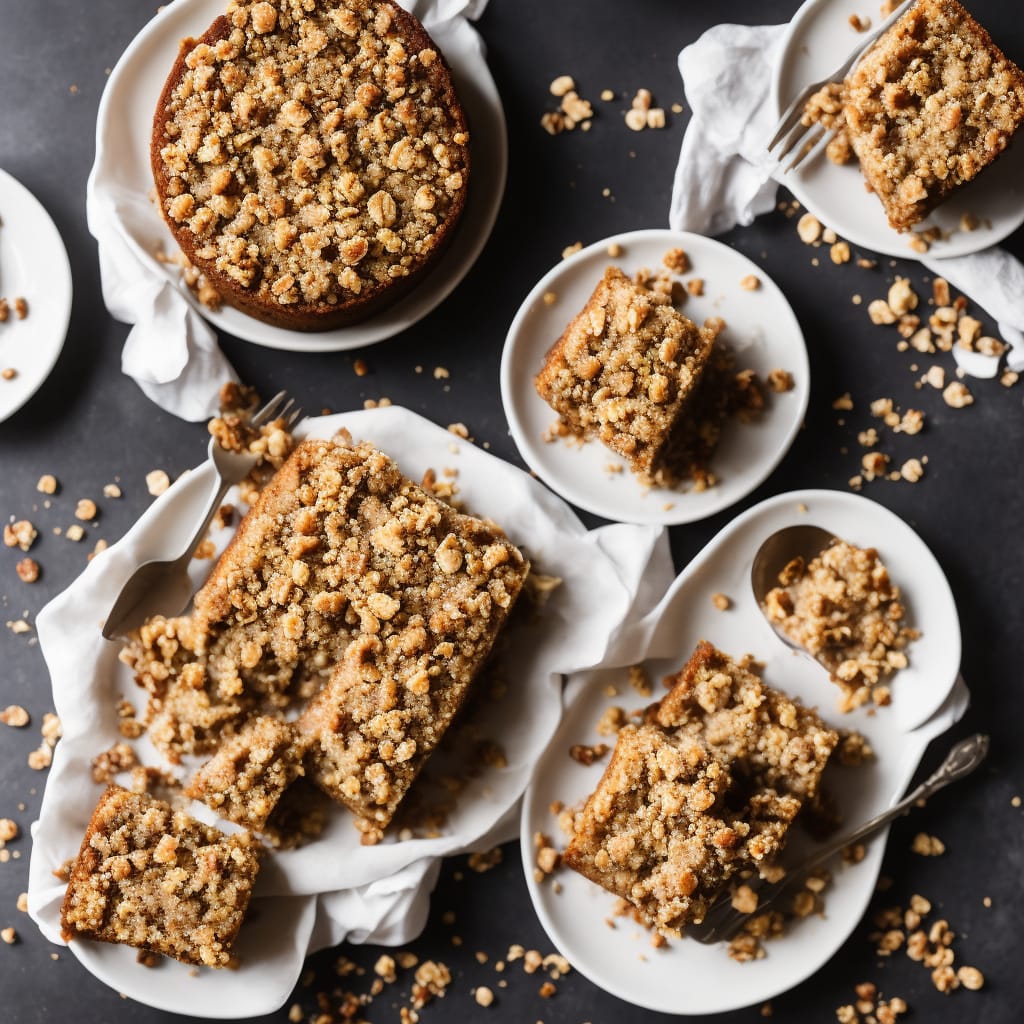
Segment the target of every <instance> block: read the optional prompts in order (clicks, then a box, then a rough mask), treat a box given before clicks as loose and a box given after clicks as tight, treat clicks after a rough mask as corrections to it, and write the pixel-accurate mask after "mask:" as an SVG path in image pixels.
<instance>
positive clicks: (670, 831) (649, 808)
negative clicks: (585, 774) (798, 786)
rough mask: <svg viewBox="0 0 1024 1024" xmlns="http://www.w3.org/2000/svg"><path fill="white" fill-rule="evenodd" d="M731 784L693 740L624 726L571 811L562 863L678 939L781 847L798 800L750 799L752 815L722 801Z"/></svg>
mask: <svg viewBox="0 0 1024 1024" xmlns="http://www.w3.org/2000/svg"><path fill="white" fill-rule="evenodd" d="M734 786H735V782H734V780H733V778H732V776H731V774H730V772H729V769H728V768H727V767H725V765H724V764H723V763H722V762H721V761H719V760H717V759H716V758H715V757H714V756H712V754H710V753H709V751H708V748H707V747H706V746H705V745H704V744H702V743H701V742H700V741H699V740H696V739H693V738H690V737H689V736H686V735H684V734H681V733H680V734H675V735H673V734H672V733H670V732H668V731H666V730H664V729H661V728H659V727H658V726H656V725H650V724H645V725H641V726H633V725H627V726H625V727H623V728H622V729H621V730H620V731H619V734H618V738H617V740H616V743H615V750H614V752H613V754H612V758H611V761H610V762H609V764H608V767H607V768H606V769H605V771H604V774H603V775H602V777H601V780H600V782H599V783H598V786H597V789H596V790H595V791H594V793H593V794H591V796H590V798H589V799H588V800H587V802H586V804H585V806H584V808H583V810H582V811H581V812H580V813H579V814H578V815H577V816H576V819H575V822H574V831H573V836H572V838H571V840H570V842H569V845H568V846H567V848H566V850H565V853H564V855H563V862H564V863H565V864H566V865H568V866H569V867H570V868H573V869H574V870H575V871H578V872H579V873H580V874H582V875H584V876H585V877H587V878H589V879H590V880H591V881H593V882H596V883H597V884H598V885H600V886H602V887H603V888H605V889H607V890H608V891H609V892H611V893H614V894H615V895H617V896H620V897H622V898H623V899H625V900H628V901H629V902H630V903H631V904H632V905H633V906H634V907H635V908H636V910H637V911H638V912H639V913H640V915H641V917H642V918H643V919H644V920H645V921H646V922H647V923H648V924H650V925H651V926H652V927H654V928H656V929H658V930H659V931H661V932H663V933H666V934H669V935H678V934H679V933H680V931H681V929H682V928H683V927H684V926H685V925H686V924H687V923H688V922H691V921H692V922H699V921H701V920H703V918H704V915H705V914H706V913H707V911H708V908H709V907H710V906H711V905H712V904H713V903H714V902H715V900H716V899H717V898H718V897H719V896H720V895H721V894H722V893H723V892H724V890H725V887H726V885H727V884H728V882H729V880H730V879H731V878H732V876H733V875H734V874H735V873H736V872H737V871H738V870H740V869H742V868H751V867H752V868H756V867H757V866H758V865H760V864H761V863H764V862H766V861H770V860H771V858H772V857H774V855H775V854H776V853H778V851H779V850H780V849H781V846H782V843H783V840H784V837H785V833H786V830H787V828H788V825H789V822H790V821H791V820H792V818H793V817H794V816H795V814H796V812H797V811H798V810H799V807H800V804H799V801H798V800H795V799H794V798H792V797H786V798H781V799H780V800H779V801H777V802H776V804H775V806H774V807H773V808H768V807H762V806H760V804H758V814H757V815H756V818H755V819H754V820H744V819H743V818H742V817H741V816H740V815H738V814H737V813H736V811H735V810H733V809H732V808H731V807H730V805H729V800H730V797H731V795H732V792H733V789H734Z"/></svg>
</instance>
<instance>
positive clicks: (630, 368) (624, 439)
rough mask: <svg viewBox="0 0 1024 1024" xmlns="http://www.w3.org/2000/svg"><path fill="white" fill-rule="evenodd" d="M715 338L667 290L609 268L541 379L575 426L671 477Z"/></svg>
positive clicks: (541, 390) (544, 391) (663, 478)
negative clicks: (678, 436) (675, 443)
mask: <svg viewBox="0 0 1024 1024" xmlns="http://www.w3.org/2000/svg"><path fill="white" fill-rule="evenodd" d="M714 341H715V335H714V333H713V332H712V331H710V330H708V329H707V328H705V327H698V326H697V324H695V323H693V322H692V321H691V320H689V319H687V318H686V317H685V316H683V314H682V313H680V312H678V311H677V310H676V309H675V308H674V307H673V306H672V305H671V303H670V301H669V299H668V296H666V295H664V294H662V293H660V292H657V291H655V290H653V289H650V288H647V287H645V286H644V285H642V284H638V283H637V282H635V281H632V280H630V279H629V278H628V277H627V276H626V275H625V274H624V273H623V272H622V271H621V270H620V269H618V268H617V267H608V269H607V270H605V273H604V277H603V278H602V279H601V281H600V282H599V283H598V285H597V287H596V288H595V289H594V291H593V293H592V294H591V296H590V298H589V299H588V301H587V304H586V306H584V308H583V309H582V310H581V311H580V312H579V313H578V314H577V316H576V317H575V318H574V319H573V320H572V322H571V323H570V324H569V326H568V327H567V328H566V329H565V332H564V333H563V334H562V336H561V337H560V338H559V339H558V341H556V342H555V344H554V345H553V346H552V347H551V349H550V351H549V352H548V354H547V358H546V360H545V363H544V366H543V368H542V369H541V371H540V373H539V374H537V377H536V379H535V382H534V383H535V386H536V389H537V393H538V394H539V395H540V396H541V398H543V399H544V400H545V401H546V402H547V403H548V404H549V405H550V406H551V407H552V408H553V409H554V410H555V412H557V413H558V414H559V416H560V417H561V420H562V422H563V423H564V424H565V425H566V426H567V427H568V429H569V430H570V431H572V433H574V434H576V435H577V436H579V437H584V438H591V437H595V438H598V439H599V440H601V441H602V442H603V443H604V444H606V445H607V446H608V447H609V448H611V449H612V451H615V452H618V454H619V455H622V456H623V457H624V458H626V459H627V460H628V462H629V466H630V469H631V470H632V471H633V472H634V473H637V474H638V475H639V476H640V477H641V478H642V479H644V480H645V481H650V482H653V481H655V480H657V481H658V482H659V483H667V484H671V483H672V482H674V474H673V471H672V466H671V464H670V462H669V460H668V459H667V458H666V456H667V455H668V453H669V452H670V451H671V450H672V438H673V435H674V432H675V431H677V430H678V429H679V426H680V423H681V422H682V420H683V416H684V410H685V407H686V404H687V400H688V398H689V396H690V395H691V393H692V392H693V391H694V389H695V388H696V386H697V383H698V381H699V380H700V378H701V374H702V373H703V371H704V366H705V364H706V363H707V361H708V356H709V355H710V353H711V349H712V346H713V345H714Z"/></svg>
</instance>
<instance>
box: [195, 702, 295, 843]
mask: <svg viewBox="0 0 1024 1024" xmlns="http://www.w3.org/2000/svg"><path fill="white" fill-rule="evenodd" d="M305 750H306V742H305V741H303V740H301V739H300V738H299V737H298V736H297V735H296V733H295V730H294V729H293V728H292V727H291V726H290V725H289V724H288V723H287V722H283V721H281V720H280V719H277V718H271V717H269V716H266V715H261V716H260V717H259V718H256V719H253V721H251V722H249V723H248V724H247V725H246V726H245V727H244V728H243V729H242V731H241V732H239V733H238V734H237V735H235V736H232V737H230V738H229V739H227V740H225V741H224V743H223V744H221V747H220V749H219V750H218V751H217V753H216V754H214V755H213V757H212V758H210V760H209V761H207V762H206V764H204V765H203V766H202V767H201V768H200V769H199V771H198V772H196V774H195V775H194V776H193V777H192V780H191V782H189V784H188V786H186V788H185V796H187V797H190V798H191V799H193V800H202V801H203V802H204V803H206V804H207V805H208V806H209V807H212V808H213V809H214V810H215V811H217V813H218V814H220V815H221V816H222V817H225V818H227V819H229V820H230V821H233V822H235V823H236V824H238V825H244V826H245V827H246V828H250V829H253V830H254V831H257V832H259V831H262V829H263V827H264V826H265V825H266V823H267V818H269V817H270V814H271V812H272V811H273V810H274V808H275V807H276V806H277V803H278V801H279V800H280V799H281V795H282V794H283V793H284V791H285V790H286V789H287V788H288V787H289V786H290V785H291V784H292V783H293V782H294V781H295V779H296V778H298V777H299V776H300V775H302V774H303V768H302V758H303V755H304V753H305Z"/></svg>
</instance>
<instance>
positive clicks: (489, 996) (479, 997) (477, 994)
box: [473, 985, 494, 1006]
mask: <svg viewBox="0 0 1024 1024" xmlns="http://www.w3.org/2000/svg"><path fill="white" fill-rule="evenodd" d="M473 998H474V999H475V1000H476V1002H477V1005H478V1006H490V1005H491V1004H492V1003H493V1002H494V993H493V992H492V991H491V990H490V989H489V988H488V987H487V986H486V985H479V986H477V988H475V989H474V990H473Z"/></svg>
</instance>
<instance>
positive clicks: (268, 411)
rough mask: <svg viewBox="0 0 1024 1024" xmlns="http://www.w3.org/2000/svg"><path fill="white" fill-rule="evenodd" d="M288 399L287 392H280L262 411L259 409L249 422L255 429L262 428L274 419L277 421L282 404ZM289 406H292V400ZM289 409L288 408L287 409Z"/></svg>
mask: <svg viewBox="0 0 1024 1024" xmlns="http://www.w3.org/2000/svg"><path fill="white" fill-rule="evenodd" d="M286 398H288V392H287V391H278V393H277V394H276V395H274V397H273V398H272V399H270V401H269V402H267V403H266V404H265V405H264V406H263V408H262V409H258V410H257V411H256V412H255V413H254V414H253V417H252V419H251V420H250V421H249V422H250V424H251V425H252V426H254V427H262V426H263V424H264V423H269V422H270V421H271V420H273V419H277V417H278V416H279V415H280V412H279V411H278V410H279V409H280V407H281V403H282V402H284V400H285V399H286ZM288 404H289V405H290V404H291V399H289V400H288ZM285 408H287V406H286V407H285Z"/></svg>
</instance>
